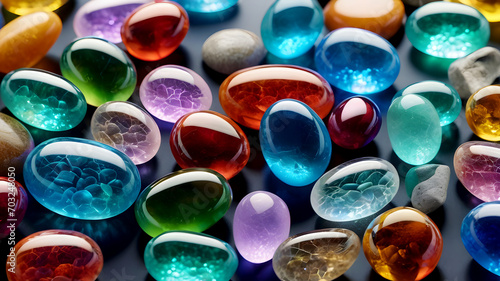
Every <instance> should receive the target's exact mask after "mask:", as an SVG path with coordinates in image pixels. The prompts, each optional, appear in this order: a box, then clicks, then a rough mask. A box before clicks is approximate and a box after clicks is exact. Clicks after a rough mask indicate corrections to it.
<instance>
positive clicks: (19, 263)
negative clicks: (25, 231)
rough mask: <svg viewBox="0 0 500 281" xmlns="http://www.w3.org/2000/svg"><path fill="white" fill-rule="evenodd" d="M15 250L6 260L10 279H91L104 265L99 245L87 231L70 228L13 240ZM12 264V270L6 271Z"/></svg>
mask: <svg viewBox="0 0 500 281" xmlns="http://www.w3.org/2000/svg"><path fill="white" fill-rule="evenodd" d="M14 254H15V257H14V258H10V257H9V259H8V260H7V277H8V279H9V281H27V280H40V281H42V280H54V281H55V280H61V281H63V280H81V281H93V280H96V278H97V276H99V273H100V272H101V270H102V267H103V256H102V252H101V249H100V248H99V245H97V243H96V242H94V240H92V239H91V238H90V237H88V236H87V235H85V234H82V233H80V232H77V231H72V230H55V229H54V230H52V229H49V230H44V231H40V232H36V233H33V234H31V235H29V236H27V237H25V238H23V239H22V240H21V241H19V242H18V243H16V246H15V248H14ZM12 259H13V261H12ZM9 262H13V263H12V264H10V263H9ZM12 265H13V268H14V270H13V271H14V272H12V271H9V268H11V267H12Z"/></svg>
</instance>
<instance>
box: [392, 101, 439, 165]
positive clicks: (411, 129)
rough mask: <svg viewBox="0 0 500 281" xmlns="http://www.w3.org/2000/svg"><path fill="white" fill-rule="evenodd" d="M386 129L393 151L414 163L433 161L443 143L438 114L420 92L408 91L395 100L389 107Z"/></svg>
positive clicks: (404, 159)
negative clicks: (410, 92) (418, 93)
mask: <svg viewBox="0 0 500 281" xmlns="http://www.w3.org/2000/svg"><path fill="white" fill-rule="evenodd" d="M387 131H388V133H389V140H390V142H391V145H392V149H393V151H394V153H396V155H397V156H398V157H399V158H400V159H401V160H403V161H404V162H406V163H408V164H411V165H422V164H426V163H428V162H430V161H431V160H432V159H434V157H436V155H437V153H438V152H439V148H440V147H441V139H442V136H441V134H442V131H441V125H440V120H439V115H438V113H437V111H436V109H435V108H434V106H433V105H432V103H431V102H430V101H429V100H427V99H426V98H424V97H422V96H420V95H415V94H408V95H404V96H402V97H399V98H397V99H395V100H394V101H393V102H392V104H391V106H390V107H389V110H388V111H387Z"/></svg>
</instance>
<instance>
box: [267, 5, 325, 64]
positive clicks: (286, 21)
mask: <svg viewBox="0 0 500 281" xmlns="http://www.w3.org/2000/svg"><path fill="white" fill-rule="evenodd" d="M322 30H323V11H322V9H321V6H320V5H319V4H318V2H317V1H316V0H294V1H290V0H277V1H276V2H274V4H273V5H272V6H271V7H270V8H269V9H268V10H267V12H266V14H265V15H264V18H263V19H262V23H261V26H260V34H261V36H262V41H263V42H264V46H265V47H266V49H267V50H268V51H269V52H270V53H271V54H273V55H275V56H277V57H278V58H282V59H291V58H296V57H299V56H301V55H303V54H305V53H307V51H309V50H310V49H311V48H312V47H313V46H314V43H315V42H316V39H318V37H319V35H320V33H321V31H322Z"/></svg>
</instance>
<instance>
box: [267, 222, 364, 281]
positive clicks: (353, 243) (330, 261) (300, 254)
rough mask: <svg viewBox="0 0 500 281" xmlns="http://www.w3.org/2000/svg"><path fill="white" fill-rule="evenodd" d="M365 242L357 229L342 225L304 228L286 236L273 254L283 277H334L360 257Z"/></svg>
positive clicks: (300, 279)
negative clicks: (346, 227)
mask: <svg viewBox="0 0 500 281" xmlns="http://www.w3.org/2000/svg"><path fill="white" fill-rule="evenodd" d="M360 248H361V243H360V241H359V237H358V236H357V235H356V233H354V232H352V231H350V230H348V229H341V228H330V229H320V230H314V231H309V232H304V233H300V234H297V235H295V236H292V237H290V238H288V239H287V240H285V241H284V242H283V243H282V244H281V245H280V246H279V248H278V249H277V250H276V253H275V254H274V257H273V268H274V272H275V273H276V275H277V276H278V277H279V278H280V280H288V281H304V280H318V281H322V280H333V279H336V278H337V277H339V276H341V275H342V274H344V273H345V272H346V271H347V270H348V269H349V268H350V267H351V265H352V264H353V263H354V262H355V261H356V259H357V257H358V254H359V250H360Z"/></svg>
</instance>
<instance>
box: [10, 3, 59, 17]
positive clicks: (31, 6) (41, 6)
mask: <svg viewBox="0 0 500 281" xmlns="http://www.w3.org/2000/svg"><path fill="white" fill-rule="evenodd" d="M0 2H2V5H3V7H4V8H5V9H6V10H7V11H9V12H11V13H13V14H17V15H26V14H30V13H33V12H37V11H46V12H49V11H55V10H57V9H59V8H60V7H61V6H63V5H64V4H66V2H68V0H36V1H33V0H0Z"/></svg>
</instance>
